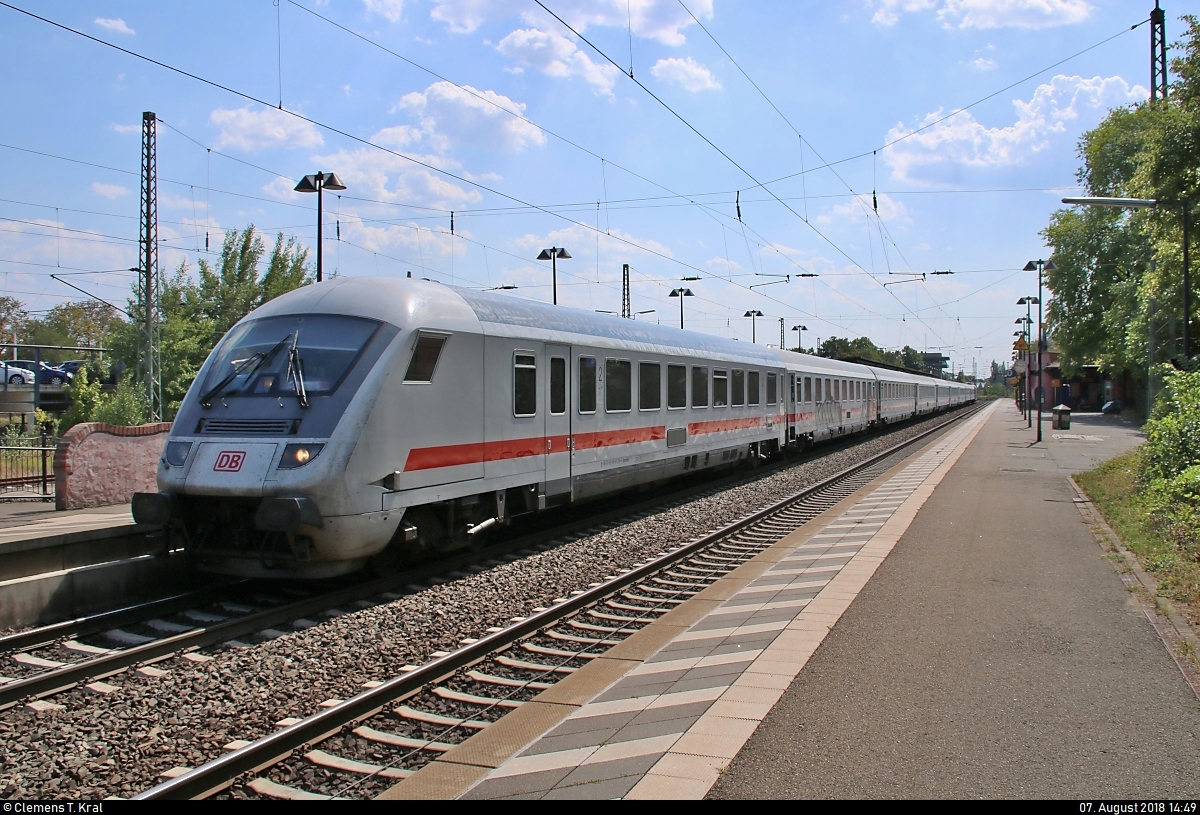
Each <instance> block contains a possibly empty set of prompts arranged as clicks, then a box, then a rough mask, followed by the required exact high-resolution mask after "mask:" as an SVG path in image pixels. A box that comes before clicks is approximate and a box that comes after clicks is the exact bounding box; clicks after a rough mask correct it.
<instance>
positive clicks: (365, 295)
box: [247, 277, 780, 367]
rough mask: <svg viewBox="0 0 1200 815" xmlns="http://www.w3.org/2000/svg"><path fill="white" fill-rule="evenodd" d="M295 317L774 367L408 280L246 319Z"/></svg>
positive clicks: (369, 283)
mask: <svg viewBox="0 0 1200 815" xmlns="http://www.w3.org/2000/svg"><path fill="white" fill-rule="evenodd" d="M295 313H320V314H349V315H356V316H361V317H370V318H373V319H378V320H383V321H385V322H389V323H392V324H393V325H398V326H400V327H401V328H441V329H444V330H449V331H463V330H470V329H471V328H474V330H476V331H481V332H482V333H484V334H489V335H493V336H511V337H523V338H529V339H539V340H544V341H546V342H560V343H563V344H564V345H600V346H606V345H611V346H613V347H620V348H627V349H630V350H634V351H642V352H643V353H656V354H665V355H686V356H693V355H701V356H706V357H711V358H716V359H726V360H729V361H731V362H742V363H745V364H751V365H763V366H769V367H779V365H780V361H779V358H778V356H777V352H776V351H774V350H773V349H769V348H764V347H763V346H760V345H753V344H751V343H746V342H738V341H737V340H728V339H724V338H722V337H716V336H713V335H711V334H701V333H698V332H695V331H681V330H679V329H677V328H670V327H668V326H663V325H657V324H655V323H649V322H641V321H637V320H627V319H622V318H620V317H615V316H612V315H608V314H596V313H593V312H590V311H583V310H581V309H575V308H568V307H567V306H554V305H550V304H548V303H540V302H537V301H534V300H527V299H524V298H521V297H514V296H512V295H507V294H494V293H492V292H481V291H476V290H474V289H465V288H460V287H457V286H447V285H444V284H442V283H434V282H431V281H426V280H413V279H411V278H395V277H344V278H336V279H334V280H329V281H326V282H323V283H319V284H314V285H311V286H305V287H303V288H301V289H297V290H295V291H292V292H288V293H287V294H285V295H282V296H280V297H277V298H275V299H274V300H272V301H270V302H269V303H266V304H265V305H263V306H262V307H261V308H258V309H256V310H255V311H254V312H252V313H251V314H249V315H247V318H248V319H257V318H259V317H268V316H273V315H276V314H295Z"/></svg>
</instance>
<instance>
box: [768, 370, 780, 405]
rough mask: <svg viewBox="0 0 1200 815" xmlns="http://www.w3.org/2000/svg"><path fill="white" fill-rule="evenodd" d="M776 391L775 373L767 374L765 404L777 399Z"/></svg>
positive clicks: (770, 403) (771, 403) (772, 402)
mask: <svg viewBox="0 0 1200 815" xmlns="http://www.w3.org/2000/svg"><path fill="white" fill-rule="evenodd" d="M777 394H778V391H777V390H776V384H775V374H767V404H768V405H773V404H775V402H776V401H777V400H778V396H777Z"/></svg>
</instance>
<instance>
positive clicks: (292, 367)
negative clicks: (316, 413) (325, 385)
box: [287, 331, 308, 408]
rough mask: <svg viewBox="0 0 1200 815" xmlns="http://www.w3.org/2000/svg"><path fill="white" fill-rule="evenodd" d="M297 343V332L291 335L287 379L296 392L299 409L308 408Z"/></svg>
mask: <svg viewBox="0 0 1200 815" xmlns="http://www.w3.org/2000/svg"><path fill="white" fill-rule="evenodd" d="M298 342H300V332H299V331H297V332H296V333H295V334H293V335H292V347H291V348H289V349H288V369H287V378H288V379H290V380H291V381H292V387H293V389H294V390H295V391H296V399H297V401H299V402H300V407H302V408H306V407H308V391H307V390H305V388H304V371H303V370H302V365H303V363H302V362H301V360H300V352H299V351H298V350H297V349H296V344H297V343H298Z"/></svg>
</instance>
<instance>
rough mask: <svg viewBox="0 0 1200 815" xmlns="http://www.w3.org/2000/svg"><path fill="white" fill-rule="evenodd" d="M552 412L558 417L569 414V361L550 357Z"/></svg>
mask: <svg viewBox="0 0 1200 815" xmlns="http://www.w3.org/2000/svg"><path fill="white" fill-rule="evenodd" d="M550 412H551V413H553V414H554V415H556V416H558V415H561V414H563V413H566V412H567V360H566V359H565V358H563V357H550Z"/></svg>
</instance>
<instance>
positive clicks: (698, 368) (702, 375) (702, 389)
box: [692, 365, 708, 408]
mask: <svg viewBox="0 0 1200 815" xmlns="http://www.w3.org/2000/svg"><path fill="white" fill-rule="evenodd" d="M692 407H694V408H697V407H708V367H707V366H704V365H693V366H692Z"/></svg>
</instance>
